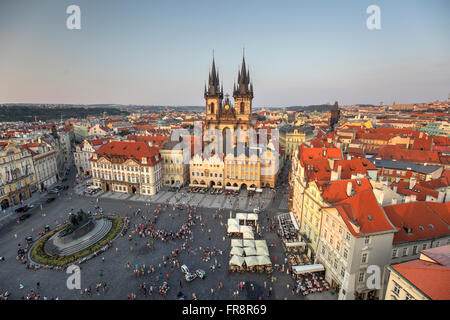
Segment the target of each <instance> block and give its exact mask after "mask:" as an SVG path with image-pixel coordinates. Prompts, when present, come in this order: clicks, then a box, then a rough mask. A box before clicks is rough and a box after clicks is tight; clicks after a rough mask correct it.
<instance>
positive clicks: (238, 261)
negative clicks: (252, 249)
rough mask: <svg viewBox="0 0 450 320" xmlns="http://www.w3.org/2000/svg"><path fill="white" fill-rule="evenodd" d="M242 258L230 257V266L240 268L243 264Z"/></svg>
mask: <svg viewBox="0 0 450 320" xmlns="http://www.w3.org/2000/svg"><path fill="white" fill-rule="evenodd" d="M244 261H245V260H244V258H242V257H239V256H232V257H231V259H230V265H235V266H239V267H241V266H242V265H243V264H244Z"/></svg>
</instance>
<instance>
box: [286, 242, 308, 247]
mask: <svg viewBox="0 0 450 320" xmlns="http://www.w3.org/2000/svg"><path fill="white" fill-rule="evenodd" d="M284 245H285V246H286V247H304V246H306V243H305V242H285V243H284Z"/></svg>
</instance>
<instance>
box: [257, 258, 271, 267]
mask: <svg viewBox="0 0 450 320" xmlns="http://www.w3.org/2000/svg"><path fill="white" fill-rule="evenodd" d="M256 260H258V265H260V266H267V265H271V264H272V262H271V261H270V259H269V257H268V256H256Z"/></svg>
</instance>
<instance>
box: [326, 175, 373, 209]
mask: <svg viewBox="0 0 450 320" xmlns="http://www.w3.org/2000/svg"><path fill="white" fill-rule="evenodd" d="M349 182H350V183H351V184H352V190H353V191H354V193H355V194H357V193H360V192H362V191H365V190H372V185H371V184H370V182H369V180H368V179H353V180H336V181H330V182H328V183H322V184H319V185H320V187H321V189H322V197H323V199H324V200H325V201H326V202H328V203H336V202H340V201H342V200H345V199H348V198H349V196H348V195H347V185H348V183H349ZM350 196H351V195H350Z"/></svg>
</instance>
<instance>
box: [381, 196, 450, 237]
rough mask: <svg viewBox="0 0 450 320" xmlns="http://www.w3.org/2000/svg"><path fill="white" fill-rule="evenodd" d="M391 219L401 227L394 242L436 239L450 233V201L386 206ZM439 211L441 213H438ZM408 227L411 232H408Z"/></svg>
mask: <svg viewBox="0 0 450 320" xmlns="http://www.w3.org/2000/svg"><path fill="white" fill-rule="evenodd" d="M384 211H385V212H386V215H387V216H388V217H389V220H391V222H392V223H393V224H394V225H395V226H396V227H397V228H398V229H399V232H397V233H396V234H395V235H394V241H393V243H394V244H395V243H403V242H410V241H418V240H425V239H434V238H438V237H442V236H445V235H448V234H449V228H448V224H446V223H445V222H444V221H443V220H444V219H446V220H447V221H448V219H449V215H450V203H449V202H447V203H437V202H422V201H419V202H409V203H401V204H396V205H392V206H387V207H384ZM438 212H439V214H438ZM408 229H409V230H410V231H411V232H408Z"/></svg>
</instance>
